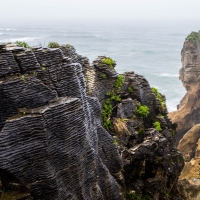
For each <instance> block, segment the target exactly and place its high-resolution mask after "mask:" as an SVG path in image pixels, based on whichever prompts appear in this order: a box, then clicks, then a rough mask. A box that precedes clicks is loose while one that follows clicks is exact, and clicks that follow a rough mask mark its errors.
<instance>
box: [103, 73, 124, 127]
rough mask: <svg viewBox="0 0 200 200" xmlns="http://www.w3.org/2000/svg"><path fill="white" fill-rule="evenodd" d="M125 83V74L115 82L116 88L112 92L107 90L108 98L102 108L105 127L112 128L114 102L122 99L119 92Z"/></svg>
mask: <svg viewBox="0 0 200 200" xmlns="http://www.w3.org/2000/svg"><path fill="white" fill-rule="evenodd" d="M123 83H124V76H123V75H119V76H118V78H117V80H116V81H115V83H114V89H113V90H111V91H110V92H106V96H107V100H106V101H105V102H104V104H103V108H102V118H103V127H104V128H106V129H107V130H108V129H111V128H112V122H111V116H112V111H113V106H112V105H113V104H116V103H117V102H120V101H121V97H120V95H119V94H118V93H119V91H120V89H121V87H122V85H123Z"/></svg>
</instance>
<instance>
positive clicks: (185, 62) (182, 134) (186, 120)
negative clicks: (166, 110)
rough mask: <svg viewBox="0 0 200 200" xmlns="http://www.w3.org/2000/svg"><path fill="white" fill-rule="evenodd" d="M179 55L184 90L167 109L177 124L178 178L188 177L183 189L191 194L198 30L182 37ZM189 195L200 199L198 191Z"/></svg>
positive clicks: (198, 145) (198, 120)
mask: <svg viewBox="0 0 200 200" xmlns="http://www.w3.org/2000/svg"><path fill="white" fill-rule="evenodd" d="M181 56H182V58H181V61H182V68H181V69H180V76H179V79H180V80H181V81H182V83H183V86H184V87H185V89H186V91H187V92H186V94H185V96H184V97H183V99H182V100H181V102H180V104H179V105H178V110H177V111H175V112H172V113H170V114H169V117H170V119H171V120H172V122H173V123H176V124H177V125H178V126H177V134H176V140H177V145H178V149H179V150H180V151H181V152H182V153H183V156H184V158H185V167H184V169H183V171H182V174H181V176H180V179H181V180H183V179H187V180H188V181H189V182H188V183H187V184H186V185H187V186H186V188H187V189H186V190H187V191H188V192H189V193H191V194H192V193H193V191H192V187H193V186H194V185H200V181H199V180H200V157H199V151H200V100H199V96H200V32H199V33H195V32H193V33H191V34H190V35H189V36H188V37H187V38H186V40H185V42H184V45H183V49H182V51H181ZM189 183H190V184H191V185H190V186H189ZM189 193H188V195H189ZM190 198H191V199H200V195H199V193H195V192H194V194H193V195H192V196H190ZM190 198H189V196H188V199H190Z"/></svg>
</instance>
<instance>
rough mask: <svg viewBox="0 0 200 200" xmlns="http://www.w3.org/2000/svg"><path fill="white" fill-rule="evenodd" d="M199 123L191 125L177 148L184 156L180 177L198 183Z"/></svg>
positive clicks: (199, 165) (199, 176) (199, 164)
mask: <svg viewBox="0 0 200 200" xmlns="http://www.w3.org/2000/svg"><path fill="white" fill-rule="evenodd" d="M199 133H200V124H197V125H195V126H193V127H192V128H191V129H190V130H189V131H188V132H187V133H186V134H185V135H184V136H183V138H182V139H181V140H180V142H179V145H178V149H179V150H180V151H181V152H182V153H183V156H184V158H185V167H184V169H183V171H182V173H181V176H180V179H187V180H189V182H190V183H191V184H196V185H200V182H199V179H200V156H199V155H200V154H199V153H200V139H199Z"/></svg>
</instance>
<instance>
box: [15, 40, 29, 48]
mask: <svg viewBox="0 0 200 200" xmlns="http://www.w3.org/2000/svg"><path fill="white" fill-rule="evenodd" d="M15 43H16V44H17V45H18V46H20V47H24V48H30V46H29V45H28V43H26V42H21V41H16V42H15Z"/></svg>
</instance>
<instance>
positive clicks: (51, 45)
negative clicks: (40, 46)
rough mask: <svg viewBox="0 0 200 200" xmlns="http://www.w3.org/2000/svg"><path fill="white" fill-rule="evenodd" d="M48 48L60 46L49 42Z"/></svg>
mask: <svg viewBox="0 0 200 200" xmlns="http://www.w3.org/2000/svg"><path fill="white" fill-rule="evenodd" d="M48 47H49V48H59V47H60V45H59V44H58V43H57V42H49V44H48Z"/></svg>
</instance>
